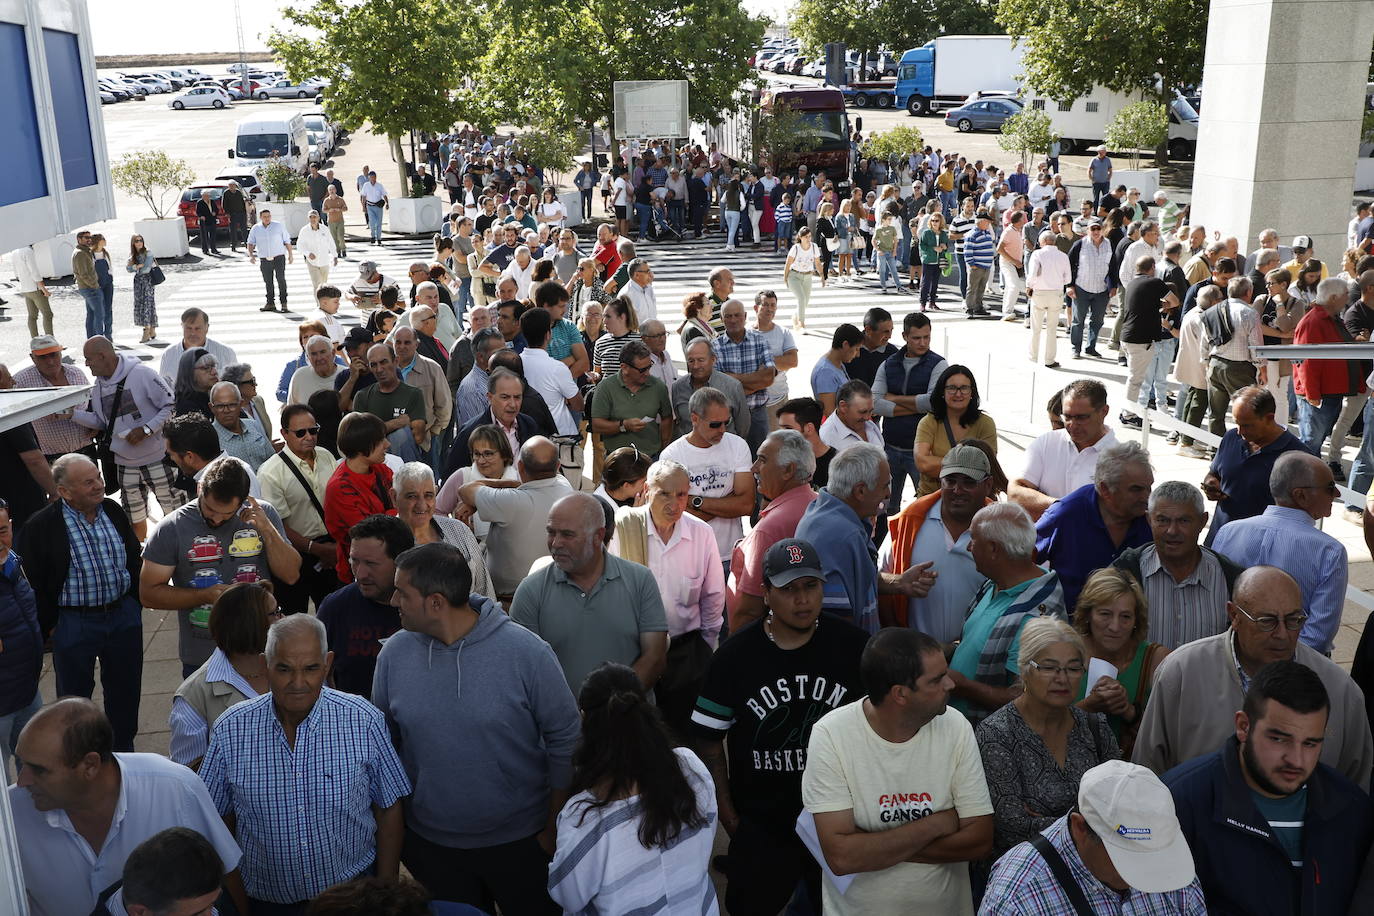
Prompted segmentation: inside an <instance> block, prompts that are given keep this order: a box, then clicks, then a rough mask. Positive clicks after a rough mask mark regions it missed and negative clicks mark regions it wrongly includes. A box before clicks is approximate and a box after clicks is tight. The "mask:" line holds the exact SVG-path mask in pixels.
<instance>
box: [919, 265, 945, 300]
mask: <svg viewBox="0 0 1374 916" xmlns="http://www.w3.org/2000/svg"><path fill="white" fill-rule="evenodd" d="M941 276H942V274H941V271H940V265H939V264H922V265H921V305H935V299H936V294H937V293H938V292H939V291H940V277H941Z"/></svg>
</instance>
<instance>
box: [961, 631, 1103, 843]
mask: <svg viewBox="0 0 1374 916" xmlns="http://www.w3.org/2000/svg"><path fill="white" fill-rule="evenodd" d="M1018 638H1019V639H1020V651H1019V653H1018V655H1017V668H1018V669H1019V671H1020V674H1021V680H1022V682H1023V683H1024V685H1025V692H1024V693H1022V694H1021V695H1020V696H1019V697H1017V698H1016V699H1014V700H1012V701H1011V702H1010V703H1008V704H1007V705H1006V706H1003V707H1002V708H1001V709H999V710H997V711H996V712H994V713H993V714H992V715H990V716H988V717H987V718H986V719H984V720H983V721H982V722H981V723H980V724H979V725H978V728H977V731H976V733H975V734H976V737H977V739H978V750H979V751H980V752H981V754H982V757H983V772H984V774H985V775H986V776H987V781H988V792H989V794H990V795H991V796H992V808H993V814H992V817H993V821H992V831H993V840H992V857H991V858H992V859H996V858H997V857H998V856H1000V855H1001V854H1002V853H1004V852H1006V851H1007V850H1008V849H1010V848H1011V847H1013V846H1015V845H1016V844H1017V843H1021V842H1024V841H1026V840H1029V839H1030V838H1031V837H1033V836H1035V835H1036V834H1037V833H1039V832H1040V831H1041V830H1044V829H1045V828H1046V827H1048V826H1050V825H1051V824H1053V823H1054V822H1055V820H1057V819H1058V818H1060V817H1062V816H1063V815H1064V814H1066V813H1067V812H1068V811H1069V810H1070V809H1071V808H1072V807H1073V806H1074V804H1076V803H1077V801H1078V783H1079V780H1081V779H1082V778H1083V774H1084V773H1086V772H1087V771H1088V770H1091V769H1092V768H1093V767H1095V766H1097V765H1098V764H1100V763H1104V762H1105V761H1108V760H1116V759H1118V758H1119V757H1120V756H1121V749H1120V747H1119V746H1118V745H1117V743H1116V738H1115V737H1114V736H1113V735H1112V731H1111V729H1110V728H1109V727H1108V725H1107V722H1106V720H1105V719H1104V718H1103V717H1102V716H1101V715H1097V714H1094V713H1090V712H1087V711H1086V710H1083V709H1080V708H1078V707H1077V706H1075V705H1074V697H1075V695H1076V694H1077V693H1078V685H1079V682H1080V681H1082V679H1083V674H1084V672H1085V671H1086V670H1087V667H1088V659H1089V657H1090V656H1089V655H1088V650H1087V647H1086V646H1085V645H1084V643H1083V638H1082V637H1081V636H1080V635H1079V634H1078V633H1077V632H1076V631H1075V630H1074V629H1073V627H1071V626H1069V625H1068V624H1067V623H1065V622H1064V621H1062V620H1059V619H1058V618H1055V617H1037V618H1035V619H1034V620H1031V621H1029V622H1028V623H1027V624H1026V625H1025V626H1024V627H1023V628H1022V630H1021V635H1020V636H1019V637H1018Z"/></svg>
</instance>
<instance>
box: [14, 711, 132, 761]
mask: <svg viewBox="0 0 1374 916" xmlns="http://www.w3.org/2000/svg"><path fill="white" fill-rule="evenodd" d="M24 734H25V735H26V736H27V735H32V736H34V737H44V738H48V739H54V738H55V739H56V740H57V741H58V742H59V743H60V745H61V749H62V759H63V762H64V763H65V764H66V765H67V766H69V767H74V766H76V765H77V764H79V763H81V762H82V760H83V759H85V758H86V756H87V755H88V754H95V755H96V756H97V757H98V758H99V759H100V762H102V763H108V762H109V761H111V760H112V759H114V756H113V755H114V732H113V730H112V729H111V728H110V720H109V719H107V718H106V717H105V712H104V710H102V709H101V708H100V707H99V706H97V705H96V704H95V703H94V702H93V701H91V700H88V699H86V698H85V697H66V698H65V699H61V700H58V701H57V702H56V703H52V704H50V705H48V706H44V707H43V708H42V709H40V710H39V711H38V712H36V713H34V715H33V718H31V719H29V722H28V724H27V725H25V726H24Z"/></svg>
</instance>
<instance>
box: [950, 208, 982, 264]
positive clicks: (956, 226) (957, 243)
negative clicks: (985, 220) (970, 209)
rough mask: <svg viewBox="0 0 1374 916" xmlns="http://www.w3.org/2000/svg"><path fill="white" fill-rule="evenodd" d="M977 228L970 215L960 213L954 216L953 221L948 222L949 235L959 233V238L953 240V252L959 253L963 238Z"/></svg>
mask: <svg viewBox="0 0 1374 916" xmlns="http://www.w3.org/2000/svg"><path fill="white" fill-rule="evenodd" d="M977 228H978V223H977V221H976V220H974V218H973V217H971V216H964V215H963V214H962V213H961V214H960V215H958V216H956V217H954V221H953V222H951V223H950V224H949V232H950V235H954V234H955V233H958V234H959V238H957V239H955V240H954V253H955V254H959V253H961V252H962V251H963V250H964V239H966V238H968V234H969V233H970V232H972V231H973V230H974V229H977Z"/></svg>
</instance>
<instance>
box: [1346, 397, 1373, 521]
mask: <svg viewBox="0 0 1374 916" xmlns="http://www.w3.org/2000/svg"><path fill="white" fill-rule="evenodd" d="M1371 483H1374V398H1370V399H1369V400H1368V401H1365V402H1364V436H1363V437H1361V439H1360V450H1359V451H1358V452H1356V453H1355V460H1354V462H1352V463H1351V465H1350V489H1352V490H1354V491H1355V492H1356V493H1367V492H1368V491H1369V485H1370V484H1371ZM1354 508H1356V509H1360V508H1363V507H1362V506H1355V507H1354Z"/></svg>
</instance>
